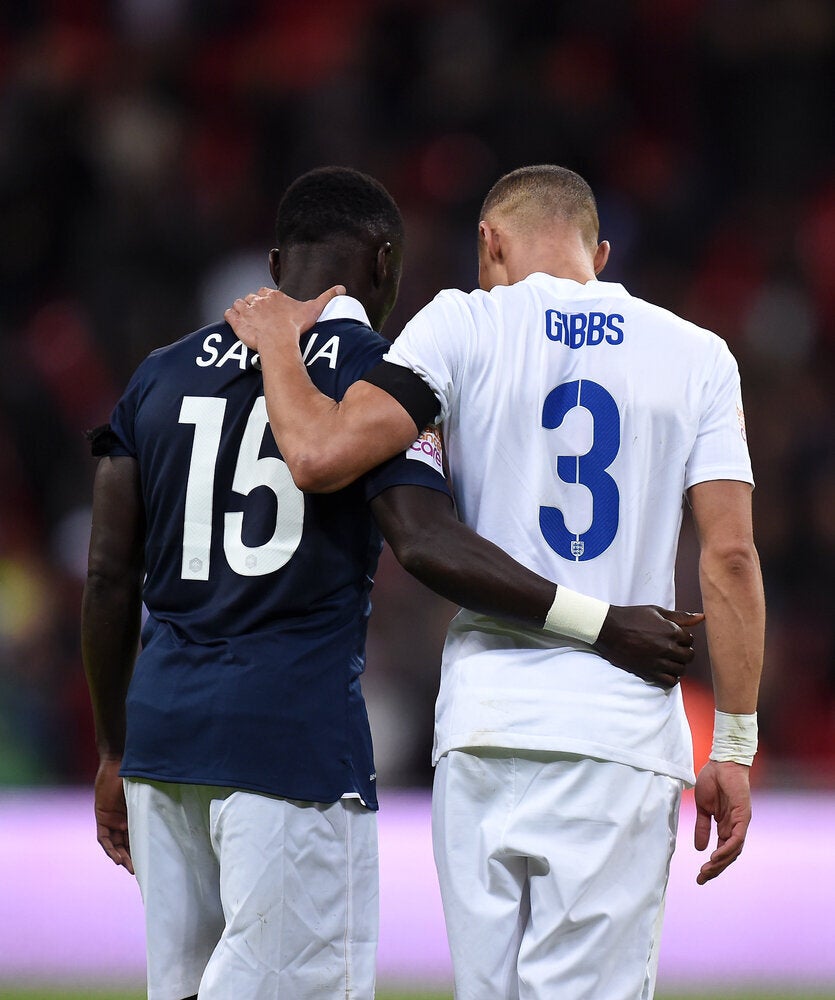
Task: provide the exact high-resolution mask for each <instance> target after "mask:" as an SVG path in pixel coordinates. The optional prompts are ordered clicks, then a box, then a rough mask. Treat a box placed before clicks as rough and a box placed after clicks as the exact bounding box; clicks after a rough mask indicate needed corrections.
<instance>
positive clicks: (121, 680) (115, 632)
mask: <svg viewBox="0 0 835 1000" xmlns="http://www.w3.org/2000/svg"><path fill="white" fill-rule="evenodd" d="M144 532H145V518H144V508H143V504H142V493H141V489H140V481H139V468H138V466H137V463H136V461H135V460H134V459H132V458H126V457H118V458H102V459H101V460H100V462H99V466H98V469H97V470H96V479H95V485H94V488H93V523H92V531H91V535H90V555H89V562H88V569H87V581H86V583H85V586H84V596H83V598H82V605H81V649H82V656H83V660H84V670H85V673H86V675H87V685H88V687H89V689H90V701H91V703H92V707H93V719H94V722H95V728H96V746H97V748H98V752H99V768H98V772H97V774H96V783H95V812H96V828H97V836H98V840H99V843H100V844H101V845H102V848H103V849H104V851H105V853H106V854H107V855H108V856H109V857H110V858H111V859H112V860H113V861H114V862H115V863H116V864H118V865H124V867H125V868H127V870H128V871H129V872H131V873H132V872H133V864H132V862H131V857H130V844H129V842H128V827H127V807H126V805H125V797H124V791H123V787H122V779H121V778H120V777H119V768H120V766H121V762H122V754H123V751H124V746H125V697H126V695H127V690H128V684H129V683H130V678H131V674H132V672H133V665H134V661H135V659H136V652H137V647H138V643H139V630H140V622H141V610H142V579H143V574H144Z"/></svg>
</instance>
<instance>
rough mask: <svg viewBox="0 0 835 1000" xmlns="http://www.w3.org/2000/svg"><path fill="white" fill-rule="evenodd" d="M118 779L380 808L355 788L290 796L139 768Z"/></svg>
mask: <svg viewBox="0 0 835 1000" xmlns="http://www.w3.org/2000/svg"><path fill="white" fill-rule="evenodd" d="M119 777H120V778H138V779H140V780H144V781H159V782H162V783H163V784H165V785H204V786H209V787H212V786H214V787H217V788H237V789H240V790H241V791H243V792H257V793H258V794H259V795H270V796H272V797H273V798H276V799H288V800H290V801H293V802H317V803H322V804H328V805H329V804H332V803H334V802H339V801H340V799H344V798H356V799H359V801H360V802H361V803H362V805H363V806H365V808H366V809H370V810H371V812H377V810H378V809H379V808H380V807H379V804H378V803H377V800H376V799H373V800H369V801H366V799H365V798H364V796H363V794H362V792H358V791H357V790H356V789H355V788H347V789H345V791H344V792H339V793H338V794H335V795H334V794H330V795H325V796H319V797H316V796H310V795H292V794H290V793H289V792H280V791H277V790H276V789H275V788H267V787H266V786H265V785H258V784H255V783H254V782H249V781H218V780H217V779H216V778H212V779H209V778H195V777H194V776H193V775H189V776H188V777H187V778H185V777H174V776H172V775H170V774H169V775H161V774H158V773H156V772H153V771H143V770H140V769H139V768H133V767H128V768H125V767H123V768H122V769H121V770H120V771H119Z"/></svg>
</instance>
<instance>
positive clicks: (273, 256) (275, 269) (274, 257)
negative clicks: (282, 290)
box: [270, 247, 281, 288]
mask: <svg viewBox="0 0 835 1000" xmlns="http://www.w3.org/2000/svg"><path fill="white" fill-rule="evenodd" d="M270 274H271V275H272V279H273V281H274V282H275V287H276V288H278V283H279V279H280V278H281V261H280V260H279V256H278V247H273V249H272V250H270Z"/></svg>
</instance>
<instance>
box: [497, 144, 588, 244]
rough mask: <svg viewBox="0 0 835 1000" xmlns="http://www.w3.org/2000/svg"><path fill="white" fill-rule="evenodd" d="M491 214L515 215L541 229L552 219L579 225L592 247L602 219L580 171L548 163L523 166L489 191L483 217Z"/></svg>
mask: <svg viewBox="0 0 835 1000" xmlns="http://www.w3.org/2000/svg"><path fill="white" fill-rule="evenodd" d="M491 214H500V215H503V216H512V217H513V219H514V221H516V222H517V223H518V224H519V225H520V226H521V227H523V228H525V229H529V230H533V229H540V228H542V227H543V225H547V224H548V223H549V222H552V221H559V222H567V223H569V224H571V225H574V226H576V227H577V228H578V229H579V230H580V233H581V235H582V237H583V240H584V242H585V243H586V244H587V245H588V246H589V248H590V249H596V248H597V241H598V235H599V232H600V222H599V220H598V217H597V202H596V201H595V197H594V194H593V192H592V189H591V188H590V187H589V185H588V183H587V182H586V181H585V180H583V178H582V177H581V176H580V175H579V174H575V173H574V171H573V170H568V169H567V168H566V167H558V166H555V165H554V164H550V163H545V164H540V165H539V166H532V167H519V168H518V169H517V170H512V171H511V172H510V173H509V174H505V175H504V177H500V178H499V180H497V181H496V183H495V184H494V185H493V187H491V188H490V190H489V191H488V192H487V197H486V198H485V199H484V203H483V204H482V206H481V216H480V218H481V219H487V217H488V216H489V215H491Z"/></svg>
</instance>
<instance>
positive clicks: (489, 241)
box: [478, 219, 503, 262]
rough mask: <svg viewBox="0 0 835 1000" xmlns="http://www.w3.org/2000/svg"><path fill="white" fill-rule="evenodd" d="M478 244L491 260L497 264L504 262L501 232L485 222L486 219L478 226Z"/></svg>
mask: <svg viewBox="0 0 835 1000" xmlns="http://www.w3.org/2000/svg"><path fill="white" fill-rule="evenodd" d="M478 242H479V246H480V248H481V249H482V250H483V252H484V253H485V254H486V255H487V257H488V258H489V259H490V260H495V261H497V262H501V261H502V260H503V253H502V240H501V236H500V234H499V231H498V229H494V228H493V226H491V225H490V223H489V222H485V221H484V219H482V220H481V222H479V224H478Z"/></svg>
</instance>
